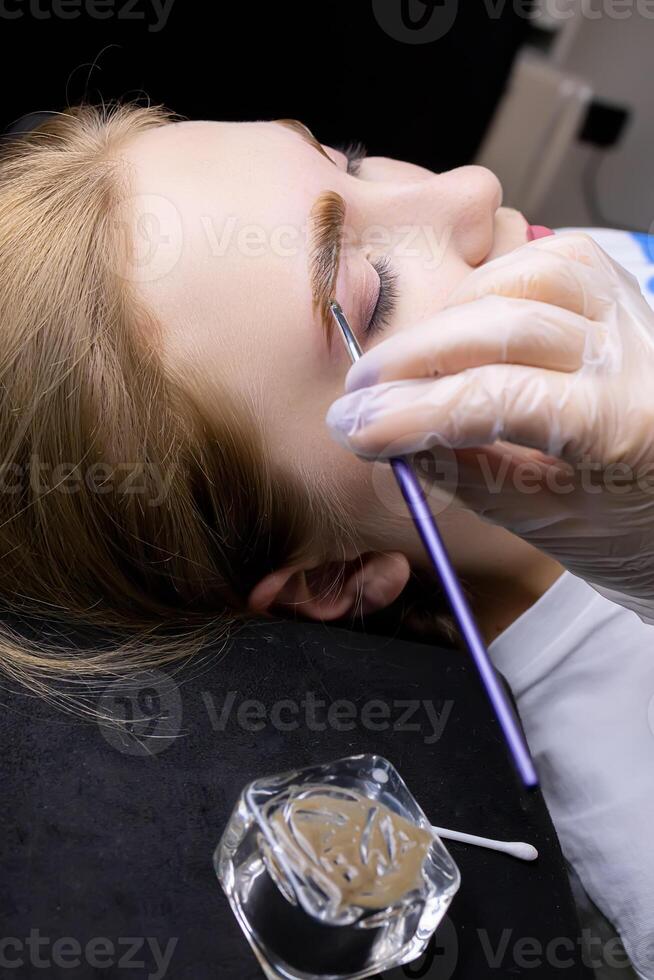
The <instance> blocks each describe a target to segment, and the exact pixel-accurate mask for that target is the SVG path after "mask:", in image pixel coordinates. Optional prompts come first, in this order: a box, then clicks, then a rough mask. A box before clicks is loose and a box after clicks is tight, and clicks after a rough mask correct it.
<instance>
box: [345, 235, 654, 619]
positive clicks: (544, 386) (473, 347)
mask: <svg viewBox="0 0 654 980" xmlns="http://www.w3.org/2000/svg"><path fill="white" fill-rule="evenodd" d="M361 385H365V387H360V386H361ZM346 390H347V391H349V392H350V393H349V394H347V395H345V396H344V397H342V398H340V399H338V400H337V401H336V402H334V404H333V405H332V406H331V407H330V410H329V412H328V414H327V423H328V425H329V426H330V428H331V430H332V434H333V435H334V437H335V438H336V439H337V441H338V442H340V443H341V444H342V445H344V446H346V447H348V448H350V449H352V450H353V451H354V452H355V453H357V454H358V455H360V456H363V457H367V458H377V457H382V458H383V457H389V456H397V455H401V454H406V453H409V454H411V453H415V452H417V451H419V450H424V449H430V451H431V452H432V453H433V454H435V455H436V456H438V454H439V453H441V454H442V453H446V451H447V447H451V449H453V450H454V457H455V460H456V464H457V465H456V470H457V473H456V479H455V482H454V485H452V486H451V487H450V489H451V491H452V492H453V493H454V494H455V496H456V498H457V500H458V501H459V502H460V503H461V504H462V505H463V506H464V507H467V508H470V509H472V510H474V511H475V512H476V513H477V514H479V515H480V516H481V517H483V518H485V519H486V520H488V521H490V522H491V523H494V524H499V525H502V526H503V527H505V528H507V529H509V530H510V531H513V532H514V533H516V534H518V535H520V536H521V537H522V538H524V539H525V540H527V541H529V542H531V543H532V544H534V545H535V546H536V547H538V548H540V549H541V550H542V551H544V552H547V553H548V554H550V555H551V556H552V557H554V558H556V559H557V560H558V561H560V562H561V563H562V564H563V565H565V566H566V567H567V568H568V569H569V570H570V571H571V572H572V573H573V574H575V575H578V576H580V577H582V578H584V579H585V580H586V581H587V582H589V583H590V584H591V585H593V586H594V587H595V588H596V589H597V591H599V592H601V593H602V594H603V595H605V596H607V597H608V598H611V599H614V601H618V602H620V603H622V604H623V605H625V606H627V607H628V608H631V609H633V610H634V611H635V612H637V613H638V615H640V617H641V618H642V619H643V620H644V621H646V622H650V623H654V311H652V309H651V308H650V307H649V306H648V304H647V302H646V300H645V299H644V297H643V295H642V293H641V291H640V287H639V285H638V282H637V280H636V279H635V277H634V276H632V275H631V273H629V272H628V271H627V270H626V269H624V268H623V267H622V266H620V265H619V264H618V263H616V262H615V261H614V260H613V259H611V258H610V256H608V255H607V254H606V252H604V250H603V249H601V248H600V247H599V245H597V244H596V243H595V241H594V240H593V239H592V238H591V237H590V236H588V235H586V234H582V233H579V232H568V233H562V234H559V235H555V236H553V237H550V238H543V239H539V240H537V241H534V242H531V243H529V244H527V245H524V246H522V247H521V248H519V249H516V250H515V251H513V252H511V253H509V254H507V255H504V256H501V257H500V258H498V259H495V260H493V261H491V262H489V263H487V264H486V265H484V266H480V267H479V268H477V269H475V270H474V271H473V272H472V273H471V274H470V275H469V276H468V277H467V278H466V279H465V280H464V281H463V282H462V283H461V284H460V285H459V286H458V287H457V288H456V289H455V290H454V292H453V293H452V294H451V295H450V296H449V297H448V301H447V305H446V307H445V308H444V309H443V310H442V311H440V312H439V313H438V314H436V315H435V316H434V317H433V318H432V319H429V320H426V321H423V322H421V323H418V324H416V325H415V326H414V327H410V328H407V329H406V330H403V331H400V332H399V333H397V334H394V335H392V336H391V337H389V338H388V339H387V340H385V341H382V342H381V343H379V344H378V345H377V346H375V347H374V348H372V349H371V350H370V351H368V352H367V353H366V354H365V355H364V357H363V358H362V359H361V360H360V361H358V362H357V363H356V364H355V365H353V367H352V368H351V369H350V371H349V373H348V376H347V379H346ZM449 455H450V457H451V456H452V452H450V453H449ZM498 557H500V559H501V556H498Z"/></svg>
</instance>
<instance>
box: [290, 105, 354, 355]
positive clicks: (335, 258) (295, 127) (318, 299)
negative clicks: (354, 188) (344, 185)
mask: <svg viewBox="0 0 654 980" xmlns="http://www.w3.org/2000/svg"><path fill="white" fill-rule="evenodd" d="M274 122H276V123H278V124H279V125H280V126H285V127H286V128H287V129H290V130H291V131H292V132H294V133H297V135H298V136H300V137H301V138H302V139H303V140H304V142H305V143H308V145H309V146H311V147H312V148H313V149H314V150H316V151H317V152H318V153H320V155H321V156H323V157H325V159H327V160H329V162H330V163H332V164H334V166H335V167H337V168H338V164H336V162H335V161H334V160H332V158H331V157H330V156H329V154H328V153H326V152H325V150H324V148H323V147H322V145H321V144H320V143H319V142H318V140H317V139H316V137H315V136H314V135H313V133H312V132H311V130H310V129H309V128H308V127H307V126H305V125H304V123H301V122H299V120H297V119H275V120H274ZM345 211H346V206H345V201H344V200H343V198H342V197H341V195H340V194H337V193H336V191H324V192H323V193H322V194H321V195H320V197H318V199H317V200H316V202H315V203H314V205H313V207H312V208H311V211H310V212H309V280H310V282H311V295H312V299H313V313H314V315H315V313H316V312H317V311H318V312H319V313H320V320H321V323H322V327H323V332H324V334H325V339H326V342H327V348H328V349H330V348H331V343H332V339H333V334H334V321H333V319H332V315H331V311H330V308H329V302H330V300H331V299H332V298H333V296H334V289H335V286H336V278H337V276H338V269H339V266H340V258H341V251H342V247H343V233H344V228H345Z"/></svg>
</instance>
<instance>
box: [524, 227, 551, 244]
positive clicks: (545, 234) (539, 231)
mask: <svg viewBox="0 0 654 980" xmlns="http://www.w3.org/2000/svg"><path fill="white" fill-rule="evenodd" d="M553 234H554V232H553V231H552V229H551V228H548V227H547V226H546V225H527V241H528V242H535V241H536V240H537V239H539V238H549V236H550V235H553Z"/></svg>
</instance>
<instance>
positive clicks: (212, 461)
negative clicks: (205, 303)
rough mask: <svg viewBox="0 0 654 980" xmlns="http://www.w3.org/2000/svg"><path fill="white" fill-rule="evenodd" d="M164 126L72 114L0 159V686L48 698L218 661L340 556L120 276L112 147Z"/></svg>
mask: <svg viewBox="0 0 654 980" xmlns="http://www.w3.org/2000/svg"><path fill="white" fill-rule="evenodd" d="M177 118H178V117H176V116H173V115H172V114H171V113H169V112H167V111H165V110H164V109H162V108H161V107H152V106H140V105H134V104H114V105H110V106H102V107H94V106H88V105H84V106H80V107H76V108H73V109H69V110H66V111H65V112H63V113H61V114H58V115H56V116H54V117H53V118H52V119H50V120H49V121H48V122H46V123H45V124H43V125H41V126H39V127H38V128H37V129H36V130H35V131H33V132H31V133H27V134H23V135H20V136H15V137H11V139H9V140H6V142H5V145H4V146H2V147H1V148H0V324H1V330H2V346H1V353H0V547H1V550H0V555H1V560H0V670H2V671H3V672H4V674H5V675H8V676H9V677H11V678H13V679H16V680H20V681H22V682H26V683H28V684H29V685H30V686H31V687H32V688H33V689H35V690H37V691H38V692H40V693H43V694H45V695H46V696H47V695H48V693H49V692H50V691H51V683H52V681H53V680H55V679H57V680H61V679H62V678H67V679H68V680H69V681H70V682H72V683H73V684H76V683H80V682H81V683H87V681H88V679H92V678H93V677H99V676H100V675H107V674H110V673H116V672H119V673H121V674H123V673H125V672H127V671H129V670H134V669H143V668H147V667H152V666H154V665H160V664H164V663H167V662H170V661H172V660H176V659H179V658H180V657H185V656H188V655H190V654H193V653H195V652H197V651H198V650H200V649H201V648H203V647H204V646H205V645H208V644H211V645H212V647H213V649H214V650H215V649H216V647H215V643H216V641H217V640H218V641H221V642H224V641H226V640H228V639H229V637H230V635H233V633H234V627H237V626H238V625H239V624H240V623H243V622H244V621H245V620H246V619H249V618H250V614H249V613H248V610H247V596H248V594H249V592H250V590H251V589H252V587H253V586H254V585H255V584H256V582H257V581H259V579H260V578H261V577H262V576H263V575H265V574H266V573H267V572H269V571H272V570H274V569H275V568H279V567H283V566H284V565H285V564H287V563H289V562H291V561H295V560H301V559H302V557H303V556H305V555H306V554H307V553H308V552H307V549H308V548H309V546H311V547H312V550H315V546H316V542H319V541H325V542H326V541H329V542H330V552H331V555H330V557H331V558H332V559H333V557H334V551H335V550H338V546H339V544H340V545H341V546H342V548H343V552H344V553H345V548H346V546H347V545H348V544H350V545H351V542H352V541H353V534H352V529H351V527H350V525H349V523H348V518H347V513H346V508H344V507H343V505H342V503H341V504H340V505H339V503H338V501H334V500H331V499H330V500H328V499H325V496H323V495H320V493H319V490H318V488H312V487H311V486H309V485H308V484H307V483H306V482H305V481H299V480H298V479H294V478H292V477H291V476H290V474H288V473H285V472H284V473H282V472H280V471H279V468H278V467H275V465H273V462H272V461H271V460H270V459H269V458H268V456H267V454H266V451H265V446H264V445H263V444H262V440H261V437H260V432H259V426H258V425H257V420H256V418H255V417H254V416H253V413H252V411H251V410H250V409H249V407H248V406H247V405H245V404H241V403H239V402H238V401H237V400H236V399H235V397H234V395H233V394H232V395H231V396H228V395H227V394H226V393H225V397H224V399H223V402H222V405H221V411H220V413H219V414H220V421H218V422H216V421H210V420H209V419H208V418H206V417H205V416H203V414H202V412H201V411H200V409H199V407H198V405H197V403H196V402H195V400H194V398H193V394H192V390H191V389H190V388H189V386H188V385H182V382H181V380H180V379H179V378H174V377H172V376H171V375H170V371H166V369H165V368H164V366H163V363H162V361H161V360H160V358H159V357H158V354H157V338H158V336H159V326H158V324H157V323H156V321H155V320H154V319H153V317H152V316H151V314H150V313H149V311H148V310H146V309H144V308H143V306H142V304H141V303H140V302H139V300H138V299H137V297H136V295H135V292H134V289H133V288H131V285H130V280H129V277H126V276H125V275H123V274H121V272H122V271H123V270H124V268H125V262H126V255H125V237H124V234H123V233H122V228H121V209H122V208H123V205H124V203H125V201H126V200H128V198H129V174H128V172H127V171H126V169H125V166H124V164H123V162H122V160H121V156H120V152H119V151H120V148H121V145H122V144H124V143H125V141H127V140H129V139H131V138H133V137H134V136H136V135H138V134H139V133H142V132H144V131H146V130H148V129H150V128H152V127H156V126H162V125H165V124H167V123H169V122H172V121H174V120H175V119H177ZM337 564H338V563H336V565H337ZM340 575H342V570H340V572H339V569H338V568H336V573H335V581H333V582H332V583H327V585H326V588H328V589H338V588H339V578H340ZM419 592H420V587H419ZM425 595H426V596H427V597H428V602H427V605H428V606H431V609H432V610H433V613H435V614H436V615H433V614H431V615H429V616H428V620H429V625H428V626H427V627H425V628H426V629H433V627H434V624H437V626H439V625H440V626H442V625H443V624H444V623H445V628H446V631H448V632H449V629H448V625H447V623H446V622H445V621H444V620H443V619H442V617H441V616H440V615H439V612H440V611H439V610H438V608H437V606H438V603H437V602H435V597H434V586H433V582H432V583H429V584H428V585H427V591H426V592H425ZM404 612H405V610H404V607H403V611H402V614H401V618H403V617H404ZM419 615H420V610H419ZM59 625H60V626H61V629H59ZM100 638H101V639H100Z"/></svg>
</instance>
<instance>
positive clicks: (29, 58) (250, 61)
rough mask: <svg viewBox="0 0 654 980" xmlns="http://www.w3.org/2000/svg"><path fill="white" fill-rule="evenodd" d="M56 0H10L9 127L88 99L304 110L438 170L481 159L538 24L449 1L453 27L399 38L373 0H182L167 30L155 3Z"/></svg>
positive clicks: (322, 129) (197, 114)
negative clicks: (432, 36) (514, 69)
mask: <svg viewBox="0 0 654 980" xmlns="http://www.w3.org/2000/svg"><path fill="white" fill-rule="evenodd" d="M57 2H61V0H1V2H0V37H1V42H0V43H1V45H2V58H0V79H1V84H2V100H1V103H0V104H1V107H2V108H1V110H0V111H1V113H2V118H1V119H0V124H1V125H2V127H3V128H4V127H7V126H8V125H10V124H11V123H12V122H14V121H15V120H16V119H17V118H18V117H20V116H21V115H23V114H24V113H28V112H33V111H37V110H59V109H61V108H63V107H64V106H65V105H66V104H74V103H76V102H78V101H80V100H81V99H86V100H88V101H93V102H95V101H98V100H99V99H104V100H111V99H116V98H128V99H135V98H142V97H146V98H149V99H150V100H151V101H152V102H155V103H163V104H165V105H166V106H167V107H168V108H169V109H173V110H175V111H176V112H178V113H181V114H182V115H185V116H188V117H190V118H205V119H230V120H232V119H233V120H239V119H244V120H245V119H269V118H280V117H293V118H298V119H301V120H302V121H303V122H305V123H307V125H309V126H310V128H311V129H312V130H313V131H314V132H315V133H316V135H317V136H318V137H319V139H321V141H323V142H325V143H331V144H332V145H333V144H335V143H336V144H337V143H339V142H347V141H349V140H361V141H363V142H364V143H365V144H366V146H367V148H368V150H369V152H371V153H375V154H382V155H388V156H395V157H398V158H402V159H409V160H412V161H414V162H416V163H420V164H423V165H426V166H429V167H431V168H433V169H435V170H439V171H440V170H447V169H450V168H451V167H454V166H457V165H460V164H463V163H467V162H470V160H471V158H472V156H473V154H474V152H475V149H476V147H477V146H478V144H479V141H480V139H481V137H482V135H483V133H484V130H485V129H486V127H487V125H488V122H489V120H490V118H491V115H492V112H493V109H494V107H495V105H496V103H497V100H498V98H499V97H500V95H501V92H502V90H503V87H504V85H505V83H506V80H507V77H508V73H509V70H510V66H511V63H512V61H513V58H514V57H515V55H516V53H517V51H518V49H519V47H520V45H521V44H522V43H523V41H524V40H525V39H526V38H527V36H528V34H529V27H528V21H527V20H526V18H525V14H524V11H523V10H521V9H520V6H519V5H518V4H510V3H504V4H503V3H498V2H497V0H493V2H492V3H491V2H490V0H484V2H481V0H475V2H474V3H471V2H468V3H467V4H466V5H465V7H464V4H463V2H462V0H459V2H458V4H457V0H441V3H440V4H439V3H438V2H437V3H436V7H437V8H438V7H439V6H440V7H442V8H443V9H444V10H446V11H447V10H448V9H449V10H450V11H452V12H454V13H455V14H456V16H455V17H454V21H453V25H452V27H451V29H449V30H448V31H447V32H446V33H445V34H444V36H443V37H441V38H439V39H437V40H435V41H433V42H431V43H420V44H407V43H403V42H400V41H398V40H396V39H394V38H392V37H390V36H389V34H388V33H387V32H385V31H384V30H383V29H382V28H381V27H380V24H379V22H378V19H377V17H376V16H375V13H374V11H373V4H372V0H327V2H320V0H313V2H312V3H307V2H304V3H297V2H287V3H283V2H277V3H271V2H261V0H258V2H252V0H250V2H248V0H245V2H238V3H236V2H234V0H231V2H220V0H174V2H173V5H172V8H171V12H170V15H169V17H168V19H167V21H166V22H165V24H164V26H163V27H162V28H161V29H158V30H156V29H154V28H156V27H157V14H156V13H155V12H154V10H153V8H152V6H151V2H152V0H101V2H104V3H105V4H106V5H107V6H106V7H105V8H102V9H103V13H104V14H107V13H110V14H111V16H110V17H107V18H106V19H98V17H97V16H94V15H93V8H91V7H89V6H88V4H90V3H92V2H93V0H63V3H64V4H68V5H69V6H67V7H64V8H63V12H64V13H65V14H66V19H63V18H62V16H61V15H60V14H61V11H59V15H58V12H57V8H56V6H53V5H54V4H56V3H57ZM382 2H383V0H382ZM399 2H401V0H387V3H388V4H390V5H391V6H392V5H397V3H399ZM112 3H113V8H112V7H111V4H112ZM411 3H413V4H415V5H416V6H415V12H416V13H419V11H420V9H422V10H423V11H424V9H425V8H424V7H423V5H422V0H411ZM76 4H77V6H75V5H76ZM489 11H490V12H493V11H494V13H492V14H491V13H489ZM500 11H501V13H500Z"/></svg>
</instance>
